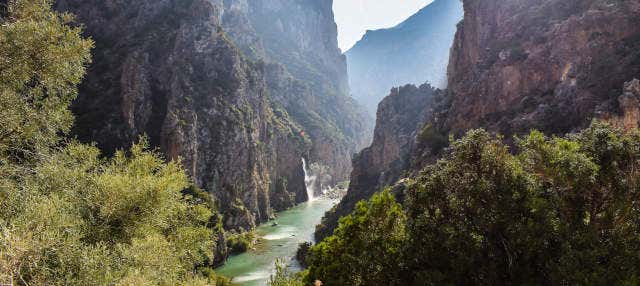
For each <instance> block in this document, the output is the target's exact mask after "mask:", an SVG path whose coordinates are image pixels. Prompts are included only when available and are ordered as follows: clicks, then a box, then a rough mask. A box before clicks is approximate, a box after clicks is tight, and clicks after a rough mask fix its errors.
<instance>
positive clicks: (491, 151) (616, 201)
mask: <svg viewBox="0 0 640 286" xmlns="http://www.w3.org/2000/svg"><path fill="white" fill-rule="evenodd" d="M502 141H503V140H502V138H501V137H500V136H492V135H491V134H489V133H487V132H486V131H483V130H472V131H469V132H468V133H467V134H466V135H465V136H464V137H463V138H461V139H459V140H455V141H453V142H451V144H450V147H449V148H448V149H446V152H445V155H444V157H443V158H442V159H441V160H439V161H438V162H437V163H436V164H434V165H431V166H428V167H426V168H425V169H423V170H422V172H421V173H420V174H419V175H417V176H414V177H412V178H409V179H408V180H407V184H406V188H405V191H406V199H405V201H404V202H403V204H404V205H403V206H402V208H401V207H400V206H399V205H397V204H395V202H393V203H391V202H390V201H389V199H388V198H390V196H389V195H388V194H387V195H385V194H382V195H377V196H376V197H374V199H372V201H371V202H368V203H360V204H359V205H358V208H357V210H356V211H355V212H354V213H352V214H351V215H349V216H347V217H346V218H345V219H343V220H342V221H341V222H340V227H339V228H338V230H339V231H337V232H336V234H335V235H334V236H331V237H329V238H327V239H326V240H325V241H323V242H321V243H319V244H318V245H316V246H314V247H313V248H312V251H311V255H310V259H308V260H307V262H308V263H309V276H307V282H310V281H311V280H310V279H314V278H320V279H321V280H322V281H326V282H327V285H607V284H610V285H637V284H638V283H640V277H639V275H638V273H640V256H638V253H640V229H639V228H640V213H639V212H640V193H639V192H640V176H639V175H640V174H639V173H638V172H639V171H638V170H640V132H639V131H638V130H629V131H623V130H619V129H615V128H613V127H611V126H610V125H607V124H605V123H601V122H594V123H593V124H592V125H591V126H590V127H589V128H587V129H585V130H583V131H582V132H580V133H578V134H572V135H567V136H564V137H551V138H549V137H546V136H544V135H543V134H542V133H540V132H538V131H532V132H531V133H530V134H529V135H527V136H525V137H524V138H516V140H515V142H516V143H517V144H516V145H517V146H516V147H517V148H516V150H517V151H518V152H515V154H514V152H511V151H510V150H509V148H508V147H507V146H506V145H505V144H504V143H502ZM380 196H381V197H380ZM381 198H387V199H381ZM394 204H395V205H394ZM373 210H377V211H373ZM390 210H391V211H390ZM405 216H406V223H404V221H405V219H404V217H405ZM393 218H402V219H401V220H400V221H402V223H398V224H397V225H398V226H400V225H402V227H396V228H394V227H391V226H392V225H394V224H389V223H386V222H390V221H393ZM380 222H383V223H380ZM380 226H382V227H380ZM395 238H402V239H395ZM389 245H396V246H399V247H400V250H398V251H390V249H396V248H395V247H388V246H389ZM376 246H378V247H376ZM384 246H386V247H384ZM393 265H398V266H397V267H393ZM374 278H375V279H374Z"/></svg>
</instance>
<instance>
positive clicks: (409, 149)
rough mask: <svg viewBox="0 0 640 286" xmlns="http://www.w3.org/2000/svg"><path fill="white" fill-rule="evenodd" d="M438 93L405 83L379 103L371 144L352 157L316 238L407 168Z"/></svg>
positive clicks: (430, 87) (333, 226)
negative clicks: (346, 179)
mask: <svg viewBox="0 0 640 286" xmlns="http://www.w3.org/2000/svg"><path fill="white" fill-rule="evenodd" d="M441 94H442V91H441V90H436V89H435V88H434V87H432V86H431V85H428V84H424V85H421V86H420V87H416V86H414V85H406V86H403V87H400V88H394V89H392V90H391V94H390V95H389V96H387V97H386V98H385V99H384V100H382V102H380V105H379V106H378V112H377V120H376V129H375V131H374V136H373V143H372V144H371V146H369V147H368V148H365V149H364V150H362V151H361V152H360V153H358V154H357V155H356V156H354V158H353V171H352V172H351V181H350V183H349V189H348V191H347V194H346V195H345V196H344V198H342V200H341V201H340V203H339V204H338V205H336V206H335V207H334V208H333V209H332V210H331V211H329V212H327V213H326V214H325V216H324V218H323V219H322V224H320V225H318V226H317V227H316V234H315V237H316V241H320V240H322V239H323V238H324V237H326V236H328V235H330V234H331V233H332V232H333V229H335V228H336V227H337V225H338V220H339V219H340V217H342V216H345V215H347V214H349V213H351V211H352V210H353V209H354V207H355V205H356V203H358V202H359V201H360V200H363V199H368V198H369V197H371V196H372V195H373V194H374V193H376V192H378V191H379V190H380V189H381V188H383V187H385V186H388V185H390V184H393V183H394V182H395V181H396V180H398V178H399V177H400V176H401V175H402V174H403V172H404V171H405V170H406V169H407V168H408V167H409V162H410V157H411V155H412V153H413V150H414V149H415V148H416V146H415V143H416V138H417V135H418V133H419V130H420V128H421V127H422V126H423V125H424V122H425V121H424V120H425V119H427V118H429V117H430V116H431V114H432V112H433V110H432V107H431V106H434V105H435V104H434V102H435V101H436V99H437V98H438V97H439V96H440V95H441Z"/></svg>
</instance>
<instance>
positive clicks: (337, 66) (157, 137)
mask: <svg viewBox="0 0 640 286" xmlns="http://www.w3.org/2000/svg"><path fill="white" fill-rule="evenodd" d="M55 7H56V9H57V10H60V11H68V12H71V13H73V14H75V15H76V17H77V18H76V20H77V22H78V23H79V24H81V25H83V26H84V27H85V34H86V36H88V37H91V38H92V39H93V40H94V41H95V43H96V47H95V49H94V50H93V55H94V56H93V64H91V65H90V66H89V69H88V74H87V76H86V79H85V81H84V82H83V83H82V85H81V86H80V92H79V97H78V99H77V100H76V101H75V102H74V104H73V106H72V109H73V112H74V113H75V114H76V117H77V119H76V123H75V126H74V128H73V134H75V136H77V138H78V139H80V140H81V141H83V142H96V143H97V145H98V147H100V148H101V149H103V150H105V151H106V153H107V154H112V153H113V152H114V151H115V150H119V149H123V148H125V147H128V146H129V145H130V144H131V143H132V142H135V141H137V140H138V138H139V136H147V137H148V138H149V141H150V143H151V145H152V146H153V147H154V148H158V149H159V150H161V151H162V153H164V154H165V155H166V156H167V158H168V159H178V158H180V160H181V161H182V164H183V165H184V167H185V168H186V169H187V171H188V173H189V174H190V176H191V177H192V178H193V181H194V183H195V185H196V186H197V187H199V188H201V189H203V190H204V191H206V192H208V193H210V194H212V195H213V197H214V198H215V200H216V204H217V205H218V208H219V210H220V212H221V213H222V214H223V216H224V221H223V224H224V227H225V228H226V229H229V230H232V229H235V230H239V231H242V230H245V231H246V230H250V229H252V228H254V227H255V226H256V225H257V224H258V223H259V222H263V221H266V220H268V219H269V218H270V217H272V216H273V214H274V212H275V211H280V210H284V209H287V208H290V207H292V206H294V205H295V204H297V203H300V202H303V201H306V200H307V199H308V198H307V193H306V188H305V185H304V172H303V169H302V162H301V158H307V159H308V160H309V161H310V162H316V163H318V164H322V165H325V166H328V168H329V170H330V174H331V175H332V180H333V182H339V181H344V180H346V179H347V175H348V174H349V171H350V169H351V164H350V156H351V154H352V153H355V152H356V151H357V150H358V149H359V148H361V147H362V146H363V145H364V144H365V142H366V138H367V136H369V135H368V133H370V131H368V130H367V128H366V125H365V120H366V114H365V112H364V111H363V110H362V109H361V108H360V107H359V106H358V105H357V104H356V103H355V101H353V100H352V99H351V98H350V97H348V94H347V93H348V83H347V74H346V62H345V58H344V56H343V55H341V53H340V51H339V49H338V47H337V40H336V33H337V32H336V26H335V23H334V22H333V12H332V10H331V1H309V0H286V1H284V0H283V1H270V2H269V3H268V4H267V3H266V2H264V1H259V0H249V1H247V0H231V1H222V0H218V1H207V0H190V1H177V0H167V1H134V2H127V1H77V0H59V1H56V6H55ZM275 37H277V38H278V40H275V39H274V38H275Z"/></svg>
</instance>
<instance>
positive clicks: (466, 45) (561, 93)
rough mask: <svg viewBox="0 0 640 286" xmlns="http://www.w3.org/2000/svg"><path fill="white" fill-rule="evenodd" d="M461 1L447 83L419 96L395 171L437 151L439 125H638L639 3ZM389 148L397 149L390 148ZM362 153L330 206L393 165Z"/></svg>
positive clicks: (347, 202)
mask: <svg viewBox="0 0 640 286" xmlns="http://www.w3.org/2000/svg"><path fill="white" fill-rule="evenodd" d="M463 2H464V20H463V22H462V23H460V24H459V25H458V31H457V33H456V36H455V40H454V43H453V47H452V50H451V56H450V61H449V67H448V82H449V83H448V86H449V90H448V91H447V92H446V93H444V94H443V96H442V98H438V100H432V101H431V102H430V104H428V105H426V106H427V108H428V112H426V116H427V118H426V119H425V120H424V124H422V126H420V127H419V130H420V131H419V132H414V133H417V134H418V136H417V137H416V142H414V143H413V145H412V146H413V147H412V150H411V151H410V152H411V153H412V154H411V155H410V156H409V159H408V161H409V162H407V160H406V159H405V160H404V161H402V162H403V163H404V166H405V167H404V168H403V169H402V171H401V172H405V174H408V175H409V176H410V175H411V174H412V173H414V172H416V171H419V170H420V169H421V168H422V167H423V166H424V165H425V164H428V163H430V162H433V160H434V159H435V158H436V157H437V151H438V150H439V149H441V148H442V147H443V146H444V145H446V138H447V136H448V134H462V133H464V132H465V131H467V130H469V129H471V128H485V129H488V130H490V131H492V132H500V133H502V134H504V135H507V136H509V135H512V134H518V133H524V132H528V131H529V130H530V129H533V128H535V129H539V130H541V131H543V132H545V133H556V134H558V133H566V132H572V131H575V130H579V129H580V128H582V127H584V126H586V125H587V124H589V122H590V121H591V120H592V119H594V118H599V119H604V120H608V121H610V122H612V123H613V124H616V125H617V126H621V127H624V128H632V127H636V126H638V125H639V121H638V120H639V119H640V105H639V102H640V97H638V96H639V95H640V82H639V81H638V80H634V78H636V77H638V75H640V25H639V24H640V2H638V1H632V0H628V1H627V0H620V1H612V0H569V1H567V0H509V1H504V0H465V1H463ZM400 112H401V113H402V112H405V111H402V110H400ZM396 116H402V115H401V114H396ZM381 121H385V119H380V118H379V119H378V123H377V124H378V125H379V126H377V127H376V132H381V131H379V130H380V129H386V130H388V131H387V132H389V131H391V130H393V128H394V127H393V126H388V125H386V126H385V124H384V123H381ZM413 124H414V122H410V126H415V125H413ZM383 146H386V143H381V142H380V141H379V140H378V141H374V145H373V146H372V147H371V148H370V149H374V148H375V149H378V150H383V149H384V148H383ZM384 150H386V149H384ZM365 152H366V151H363V154H366V153H365ZM389 154H397V152H395V151H393V149H392V151H390V152H389ZM381 157H383V156H381ZM405 158H407V157H405ZM372 162H373V160H372V159H370V158H367V157H366V156H363V155H362V154H361V155H360V156H359V157H358V158H357V159H356V160H354V171H353V180H352V185H351V186H350V189H349V194H348V195H347V197H345V199H344V200H343V202H341V203H340V205H339V208H338V209H337V211H336V214H337V215H344V214H346V213H349V212H350V211H351V210H352V209H353V205H354V204H355V202H354V200H358V199H367V198H369V197H370V196H371V194H372V193H373V192H375V191H377V190H379V189H380V187H381V186H384V185H392V184H393V183H395V182H396V181H395V180H387V179H386V178H390V177H385V179H384V180H382V181H379V182H380V183H378V182H376V180H379V179H378V178H379V175H378V174H387V173H391V174H398V173H399V172H398V171H397V169H396V168H395V167H394V166H389V165H387V166H385V165H376V164H374V163H372ZM369 169H371V170H374V171H373V173H372V174H368V173H367V172H368V170H369ZM365 176H369V177H365ZM361 178H365V179H364V180H361ZM362 181H364V182H370V183H368V184H361V183H360V182H362ZM371 182H373V183H371ZM336 214H332V213H329V214H328V215H327V216H328V217H330V218H331V217H335V216H337V215H336ZM335 221H336V219H333V220H328V221H327V222H325V226H323V227H321V229H320V231H319V232H318V235H319V236H320V237H321V236H323V235H326V233H329V232H331V231H332V229H333V227H335ZM324 227H326V229H327V230H325V228H324Z"/></svg>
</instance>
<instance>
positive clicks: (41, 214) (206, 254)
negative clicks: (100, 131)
mask: <svg viewBox="0 0 640 286" xmlns="http://www.w3.org/2000/svg"><path fill="white" fill-rule="evenodd" d="M145 144H146V143H145V142H144V141H143V142H142V143H140V144H136V145H134V146H133V147H132V148H131V150H130V151H129V153H130V155H129V156H126V155H125V153H124V152H122V151H120V152H118V153H117V154H116V156H115V157H114V158H111V159H100V156H99V155H100V152H99V150H97V149H96V148H94V147H90V146H86V145H81V144H70V145H69V146H68V147H66V148H65V149H64V150H63V151H61V152H59V153H56V154H55V155H54V156H52V157H51V158H50V159H48V160H46V161H45V162H43V163H41V164H39V165H38V167H37V168H36V170H35V172H34V175H33V176H29V177H26V178H25V181H24V183H23V184H21V185H20V189H19V190H16V191H14V192H11V194H14V195H16V196H20V198H21V200H23V203H22V204H21V208H22V209H20V210H16V212H15V213H13V214H12V216H11V217H9V218H8V219H7V220H6V222H7V223H5V224H3V225H2V231H3V235H2V240H1V241H2V244H1V247H0V252H1V253H2V257H1V258H2V259H1V261H2V263H0V267H1V268H2V269H1V270H0V272H1V273H10V274H13V277H16V278H19V281H21V282H24V284H27V285H33V284H36V285H43V284H52V285H113V284H125V285H128V284H130V283H129V282H128V281H137V282H140V281H146V282H145V283H153V284H160V285H176V284H179V283H180V282H183V281H187V280H189V279H192V278H194V277H195V276H193V274H192V273H193V272H194V270H195V269H196V268H197V267H198V266H208V265H209V264H210V262H211V261H212V259H213V253H212V251H213V249H214V246H215V241H214V234H213V231H212V230H211V228H208V227H207V225H208V224H209V222H210V218H211V215H212V214H211V211H210V209H209V208H208V207H207V206H206V205H205V204H201V203H197V202H196V201H194V198H193V197H191V196H183V194H182V191H183V190H184V189H186V188H187V187H188V184H189V181H188V178H187V176H186V174H185V173H184V171H183V170H182V168H181V166H180V165H179V164H177V163H175V162H171V163H164V160H163V159H162V158H161V157H159V156H158V155H157V154H155V153H153V152H149V151H145V149H146V145H145ZM13 201H16V200H13ZM5 279H6V277H5ZM137 282H136V283H134V284H137Z"/></svg>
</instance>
